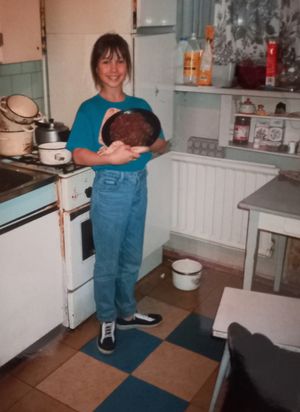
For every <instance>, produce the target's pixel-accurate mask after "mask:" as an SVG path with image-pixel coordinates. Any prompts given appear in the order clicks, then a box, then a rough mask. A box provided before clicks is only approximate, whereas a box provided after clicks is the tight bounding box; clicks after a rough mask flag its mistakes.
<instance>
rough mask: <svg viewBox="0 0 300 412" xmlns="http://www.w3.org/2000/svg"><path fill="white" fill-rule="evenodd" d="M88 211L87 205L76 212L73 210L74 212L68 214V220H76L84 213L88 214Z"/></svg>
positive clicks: (88, 205)
mask: <svg viewBox="0 0 300 412" xmlns="http://www.w3.org/2000/svg"><path fill="white" fill-rule="evenodd" d="M89 210H90V204H89V203H88V204H87V205H86V206H84V207H82V208H80V209H78V210H74V212H70V220H71V221H72V220H74V219H76V218H77V217H78V216H81V215H83V214H84V213H86V212H89Z"/></svg>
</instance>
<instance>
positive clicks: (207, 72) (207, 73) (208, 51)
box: [198, 26, 214, 86]
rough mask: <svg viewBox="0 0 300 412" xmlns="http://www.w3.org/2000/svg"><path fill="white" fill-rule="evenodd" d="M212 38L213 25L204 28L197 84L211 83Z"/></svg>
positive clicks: (206, 84) (205, 84)
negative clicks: (203, 42) (203, 43)
mask: <svg viewBox="0 0 300 412" xmlns="http://www.w3.org/2000/svg"><path fill="white" fill-rule="evenodd" d="M213 38H214V28H213V26H206V28H205V39H206V41H205V48H204V52H203V54H202V56H201V62H200V70H199V77H198V85H199V86H211V84H212V68H213V50H212V42H213Z"/></svg>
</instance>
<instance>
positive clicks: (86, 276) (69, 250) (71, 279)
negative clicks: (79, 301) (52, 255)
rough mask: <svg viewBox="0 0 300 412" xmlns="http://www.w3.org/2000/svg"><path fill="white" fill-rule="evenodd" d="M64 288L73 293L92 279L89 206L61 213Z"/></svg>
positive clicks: (92, 265) (92, 244) (91, 237)
mask: <svg viewBox="0 0 300 412" xmlns="http://www.w3.org/2000/svg"><path fill="white" fill-rule="evenodd" d="M63 244H64V261H65V286H66V288H67V290H68V291H74V290H76V289H78V288H79V287H81V286H82V285H84V284H85V283H86V282H88V281H89V280H90V279H92V277H93V270H94V263H95V250H94V243H93V236H92V225H91V220H90V205H89V204H86V205H84V206H82V207H81V208H78V209H76V210H74V211H71V212H64V213H63Z"/></svg>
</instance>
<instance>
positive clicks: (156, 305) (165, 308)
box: [138, 296, 190, 339]
mask: <svg viewBox="0 0 300 412" xmlns="http://www.w3.org/2000/svg"><path fill="white" fill-rule="evenodd" d="M138 308H139V311H141V312H142V313H159V314H161V315H162V317H163V322H162V323H161V324H160V325H158V326H157V327H155V328H145V329H144V330H145V332H148V333H150V334H151V335H154V336H157V337H158V338H161V339H165V338H166V337H167V336H168V335H169V334H170V333H171V332H173V330H174V329H175V328H176V327H177V326H178V325H179V323H181V322H182V321H183V320H184V319H185V318H186V317H187V316H188V315H189V314H190V312H188V311H187V310H184V309H180V308H177V307H176V306H172V305H168V304H167V303H164V302H161V301H159V300H156V299H153V298H150V297H148V296H146V297H144V298H143V299H142V300H141V301H140V302H139V304H138Z"/></svg>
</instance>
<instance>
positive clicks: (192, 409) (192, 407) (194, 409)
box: [184, 404, 208, 412]
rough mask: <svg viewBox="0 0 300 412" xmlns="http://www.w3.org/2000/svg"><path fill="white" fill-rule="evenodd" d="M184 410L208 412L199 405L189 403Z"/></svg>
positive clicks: (187, 411) (186, 411)
mask: <svg viewBox="0 0 300 412" xmlns="http://www.w3.org/2000/svg"><path fill="white" fill-rule="evenodd" d="M184 412H208V409H203V408H201V406H195V405H192V404H190V405H189V406H188V408H187V409H186V410H185V411H184Z"/></svg>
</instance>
